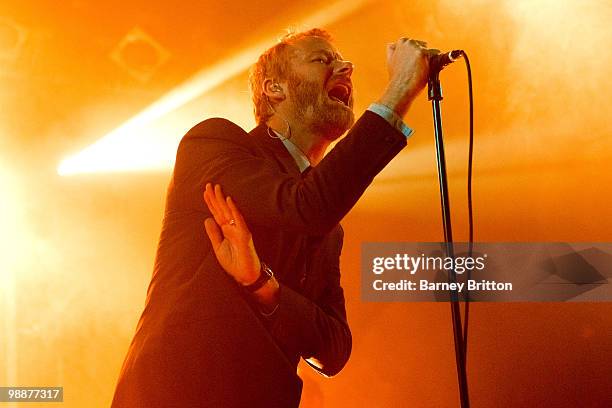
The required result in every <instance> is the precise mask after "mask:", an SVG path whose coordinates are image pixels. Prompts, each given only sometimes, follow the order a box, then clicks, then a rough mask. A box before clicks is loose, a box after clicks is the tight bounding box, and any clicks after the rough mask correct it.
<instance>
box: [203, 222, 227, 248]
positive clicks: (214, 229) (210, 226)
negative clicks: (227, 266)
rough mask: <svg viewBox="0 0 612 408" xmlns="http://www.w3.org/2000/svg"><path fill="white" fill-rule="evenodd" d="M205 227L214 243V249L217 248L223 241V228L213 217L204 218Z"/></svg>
mask: <svg viewBox="0 0 612 408" xmlns="http://www.w3.org/2000/svg"><path fill="white" fill-rule="evenodd" d="M204 228H205V229H206V234H207V235H208V238H209V239H210V242H211V243H212V246H213V249H216V248H217V247H218V246H219V245H221V242H223V234H222V233H221V228H219V225H217V223H216V222H215V220H214V219H213V218H211V217H209V218H207V219H206V220H204Z"/></svg>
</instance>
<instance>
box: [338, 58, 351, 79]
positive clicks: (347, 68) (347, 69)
mask: <svg viewBox="0 0 612 408" xmlns="http://www.w3.org/2000/svg"><path fill="white" fill-rule="evenodd" d="M353 68H355V67H354V65H353V63H352V62H351V61H343V60H339V61H338V63H337V64H336V67H335V69H334V71H335V72H334V73H335V74H336V75H342V76H346V77H350V76H351V74H352V73H353Z"/></svg>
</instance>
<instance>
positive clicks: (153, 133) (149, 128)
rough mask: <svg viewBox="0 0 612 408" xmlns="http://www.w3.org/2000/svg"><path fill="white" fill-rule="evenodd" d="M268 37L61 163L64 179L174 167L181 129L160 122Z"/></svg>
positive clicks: (253, 55)
mask: <svg viewBox="0 0 612 408" xmlns="http://www.w3.org/2000/svg"><path fill="white" fill-rule="evenodd" d="M368 1H369V0H353V1H346V0H342V1H339V2H337V3H335V4H333V5H331V6H330V7H328V8H326V9H322V10H319V11H318V12H316V13H315V14H312V15H310V16H309V17H307V18H305V19H303V20H302V22H301V23H300V24H299V25H300V26H306V27H315V26H325V25H327V24H329V23H331V22H334V21H336V20H338V19H340V18H341V17H343V16H346V15H348V14H349V13H351V12H353V11H355V10H357V9H359V8H360V7H362V6H363V5H364V4H366V3H367V2H368ZM275 41H276V38H269V39H266V40H265V41H262V42H260V43H257V44H255V45H253V46H252V47H249V48H247V49H245V50H243V51H241V52H239V53H237V54H236V55H234V56H233V57H230V58H227V59H225V60H223V61H221V62H219V63H217V64H215V65H213V66H212V67H209V68H206V69H204V70H202V71H200V72H198V73H197V74H195V75H194V76H193V77H192V78H190V79H188V80H187V81H185V82H184V83H183V84H181V85H179V86H178V87H177V88H175V89H174V90H172V91H171V92H169V93H168V94H166V95H165V96H163V97H162V98H161V99H160V100H158V101H157V102H155V103H153V105H151V106H149V107H148V108H147V109H145V110H144V111H142V112H141V113H139V114H138V115H136V116H134V117H133V118H132V119H130V120H128V121H127V122H125V123H124V124H123V125H121V126H119V127H118V128H117V129H115V130H113V131H112V132H110V133H109V134H107V135H106V136H104V137H102V139H100V140H98V141H97V142H95V143H94V144H92V145H91V146H89V147H87V148H86V149H84V150H83V151H81V152H80V153H77V154H75V155H73V156H70V157H68V158H66V159H65V160H63V161H62V162H61V163H60V165H59V167H58V169H57V172H58V174H60V175H62V176H67V175H72V174H79V173H97V172H123V171H141V170H165V169H168V168H171V167H172V165H173V163H174V154H175V152H176V147H177V146H178V142H179V140H178V139H177V137H178V136H180V134H181V131H180V130H181V126H180V125H179V124H176V123H175V124H174V126H173V127H174V128H175V129H168V128H166V129H165V130H163V129H159V127H158V126H154V124H157V123H156V122H158V121H159V119H160V118H163V117H164V116H166V115H168V114H169V113H171V112H173V111H176V110H177V109H179V108H181V107H182V106H184V105H185V104H187V103H188V102H191V101H193V100H194V99H196V98H197V97H200V96H201V95H202V94H204V93H206V92H209V91H210V90H212V89H213V88H215V87H217V86H218V85H220V84H222V83H223V82H225V81H227V80H228V79H230V78H232V77H234V76H236V75H238V74H240V73H242V72H244V71H245V70H246V69H248V67H249V66H250V65H251V64H252V63H253V62H255V61H256V60H257V58H258V57H259V55H260V54H261V52H262V51H263V50H265V49H266V48H267V47H269V46H270V44H273V43H274V42H275Z"/></svg>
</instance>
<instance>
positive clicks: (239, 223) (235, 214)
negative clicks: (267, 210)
mask: <svg viewBox="0 0 612 408" xmlns="http://www.w3.org/2000/svg"><path fill="white" fill-rule="evenodd" d="M227 206H228V207H229V209H230V211H231V214H232V219H234V220H235V221H236V227H238V228H244V229H246V230H247V231H248V230H249V227H248V226H247V225H246V222H245V221H244V218H243V217H242V213H241V212H240V210H238V207H236V203H234V200H232V197H229V196H228V197H227Z"/></svg>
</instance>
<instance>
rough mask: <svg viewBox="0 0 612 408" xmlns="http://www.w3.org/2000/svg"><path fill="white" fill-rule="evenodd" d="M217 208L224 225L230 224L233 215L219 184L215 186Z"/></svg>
mask: <svg viewBox="0 0 612 408" xmlns="http://www.w3.org/2000/svg"><path fill="white" fill-rule="evenodd" d="M215 207H216V208H217V210H218V211H219V212H220V213H221V214H220V216H221V217H222V218H223V223H227V222H229V220H230V219H231V218H232V213H231V211H230V209H229V207H228V206H227V202H226V201H225V195H223V190H222V189H221V185H219V184H216V185H215Z"/></svg>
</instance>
